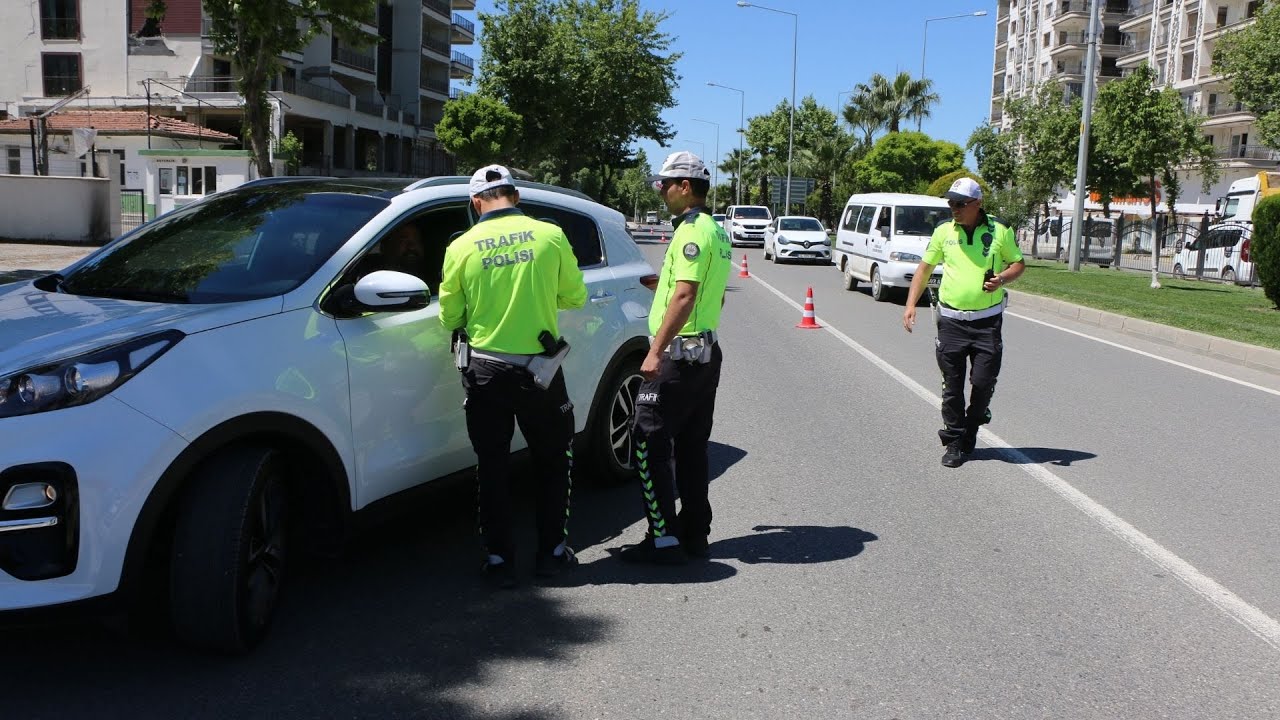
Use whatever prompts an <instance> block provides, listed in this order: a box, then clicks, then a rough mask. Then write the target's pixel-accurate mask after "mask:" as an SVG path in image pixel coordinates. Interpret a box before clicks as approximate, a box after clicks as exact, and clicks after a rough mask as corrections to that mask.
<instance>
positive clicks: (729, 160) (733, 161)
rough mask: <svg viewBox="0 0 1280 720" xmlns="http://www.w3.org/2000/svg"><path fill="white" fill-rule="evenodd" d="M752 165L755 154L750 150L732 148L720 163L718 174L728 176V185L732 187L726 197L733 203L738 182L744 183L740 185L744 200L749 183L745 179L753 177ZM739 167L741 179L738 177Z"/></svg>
mask: <svg viewBox="0 0 1280 720" xmlns="http://www.w3.org/2000/svg"><path fill="white" fill-rule="evenodd" d="M739 160H741V162H739ZM754 163H755V153H754V152H752V151H751V149H750V148H742V149H741V150H739V149H738V148H734V149H732V150H730V151H729V154H728V155H726V156H725V159H724V162H722V163H720V172H722V173H725V174H727V175H729V176H730V184H731V185H732V187H733V191H732V192H731V193H730V194H729V195H727V196H726V197H729V198H731V199H732V200H733V202H737V198H738V185H739V182H740V181H741V182H744V183H745V184H743V185H742V188H743V192H742V197H743V199H744V200H745V199H746V197H747V190H746V188H748V187H750V186H751V183H750V182H749V181H746V180H745V179H746V178H750V177H753V175H752V170H753V169H754V167H755V165H754ZM739 167H741V169H742V179H740V178H739V177H738V169H739Z"/></svg>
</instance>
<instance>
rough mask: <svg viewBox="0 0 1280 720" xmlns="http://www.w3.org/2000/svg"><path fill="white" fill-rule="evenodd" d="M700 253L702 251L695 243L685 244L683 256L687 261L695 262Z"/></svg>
mask: <svg viewBox="0 0 1280 720" xmlns="http://www.w3.org/2000/svg"><path fill="white" fill-rule="evenodd" d="M701 252H702V249H701V248H699V247H698V244H697V243H687V244H686V245H685V246H684V256H685V257H686V258H688V259H689V260H697V259H698V255H699V254H700V253H701Z"/></svg>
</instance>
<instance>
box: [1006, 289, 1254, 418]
mask: <svg viewBox="0 0 1280 720" xmlns="http://www.w3.org/2000/svg"><path fill="white" fill-rule="evenodd" d="M1004 314H1005V315H1012V316H1013V317H1016V318H1018V319H1019V320H1026V321H1028V322H1033V323H1037V324H1039V325H1044V326H1045V327H1051V328H1053V329H1055V330H1061V331H1062V332H1065V333H1071V334H1072V335H1078V336H1080V337H1082V338H1087V339H1089V340H1093V341H1094V342H1100V343H1102V344H1103V345H1110V346H1111V347H1114V348H1120V349H1121V350H1128V351H1129V352H1131V353H1137V354H1138V355H1142V356H1143V357H1149V358H1151V359H1152V360H1159V361H1160V362H1164V363H1169V364H1170V365H1176V366H1177V367H1180V368H1185V369H1187V370H1192V371H1194V372H1198V373H1200V374H1202V375H1208V376H1209V377H1212V378H1217V379H1219V380H1226V381H1227V382H1231V383H1235V384H1237V385H1241V386H1244V387H1247V388H1249V389H1250V390H1261V391H1262V392H1264V393H1271V394H1272V395H1275V396H1277V397H1280V390H1274V389H1272V388H1269V387H1264V386H1262V385H1255V384H1254V383H1251V382H1248V381H1246V380H1241V379H1239V378H1233V377H1231V376H1230V375H1223V374H1222V373H1216V372H1214V371H1212V370H1205V369H1204V368H1200V367H1196V366H1195V365H1189V364H1187V363H1184V362H1179V361H1177V360H1173V359H1171V358H1167V357H1164V356H1163V355H1156V354H1155V353H1149V352H1147V351H1146V350H1139V349H1137V348H1132V347H1129V346H1128V345H1121V344H1120V343H1118V342H1112V341H1111V340H1104V339H1102V338H1100V337H1095V336H1093V335H1090V334H1088V333H1083V332H1080V331H1079V330H1072V329H1071V328H1065V327H1062V326H1061V325H1054V324H1053V323H1051V322H1045V321H1044V320H1037V319H1036V318H1033V317H1027V316H1026V315H1019V314H1018V313H1015V312H1009V311H1008V310H1006V311H1005V312H1004Z"/></svg>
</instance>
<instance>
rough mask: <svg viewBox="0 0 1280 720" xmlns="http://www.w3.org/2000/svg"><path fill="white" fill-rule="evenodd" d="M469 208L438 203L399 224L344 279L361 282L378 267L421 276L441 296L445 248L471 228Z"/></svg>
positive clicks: (434, 293)
mask: <svg viewBox="0 0 1280 720" xmlns="http://www.w3.org/2000/svg"><path fill="white" fill-rule="evenodd" d="M467 208H468V206H467V205H466V204H465V203H453V204H447V205H438V206H436V207H432V208H430V209H428V210H427V211H426V212H424V213H420V214H418V215H416V216H414V217H412V218H410V219H409V220H406V221H404V222H401V223H397V224H396V226H395V227H394V228H392V229H391V230H390V231H389V232H387V233H386V234H385V235H383V237H382V239H380V240H379V241H378V242H377V243H375V244H374V245H373V247H371V248H370V249H369V251H368V252H366V253H365V254H364V255H363V256H361V258H360V259H359V260H357V261H356V262H355V264H354V265H353V266H352V270H350V271H349V272H348V274H347V276H346V277H345V278H344V280H343V282H344V283H348V282H350V283H354V282H358V281H359V280H360V278H362V277H364V276H365V275H368V274H369V273H371V272H374V271H375V270H396V271H398V272H403V273H408V274H410V275H414V276H417V277H418V278H420V279H421V280H422V281H423V282H425V283H426V284H427V287H428V288H429V289H430V290H431V292H432V294H433V295H438V294H439V292H440V273H441V271H442V270H443V269H444V252H445V249H447V248H448V247H449V243H451V242H453V240H454V238H456V237H457V236H458V235H461V234H462V233H463V232H465V231H466V230H467V229H468V228H469V227H471V220H470V217H469V216H468V214H467Z"/></svg>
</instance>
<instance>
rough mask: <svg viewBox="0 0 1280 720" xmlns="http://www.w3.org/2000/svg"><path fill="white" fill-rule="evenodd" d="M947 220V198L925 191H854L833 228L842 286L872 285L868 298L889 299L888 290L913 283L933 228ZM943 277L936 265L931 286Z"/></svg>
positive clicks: (949, 213) (906, 286)
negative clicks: (923, 192) (835, 228)
mask: <svg viewBox="0 0 1280 720" xmlns="http://www.w3.org/2000/svg"><path fill="white" fill-rule="evenodd" d="M950 219H951V210H950V208H948V207H947V201H946V200H943V199H942V198H936V197H930V196H928V195H909V194H906V193H865V194H859V195H852V196H850V197H849V202H848V203H846V204H845V207H844V214H843V215H841V216H840V224H839V226H838V228H837V230H836V244H835V247H834V248H833V250H832V255H831V259H832V261H833V262H834V264H835V266H836V267H837V268H839V270H840V272H841V273H842V274H843V275H844V287H845V289H846V290H853V289H855V288H857V287H858V281H859V280H861V281H864V282H867V283H870V284H871V297H873V298H875V299H876V300H877V301H883V300H888V299H889V292H890V291H889V288H908V287H911V278H912V277H914V275H915V272H916V267H917V266H918V265H919V264H920V258H921V256H923V255H924V250H925V248H926V247H927V246H928V245H929V238H930V237H932V236H933V229H934V228H935V227H937V226H938V225H940V224H941V223H944V222H946V221H948V220H950ZM941 281H942V266H941V265H939V266H938V267H936V268H934V273H933V277H932V278H931V284H935V285H936V284H937V283H940V282H941Z"/></svg>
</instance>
